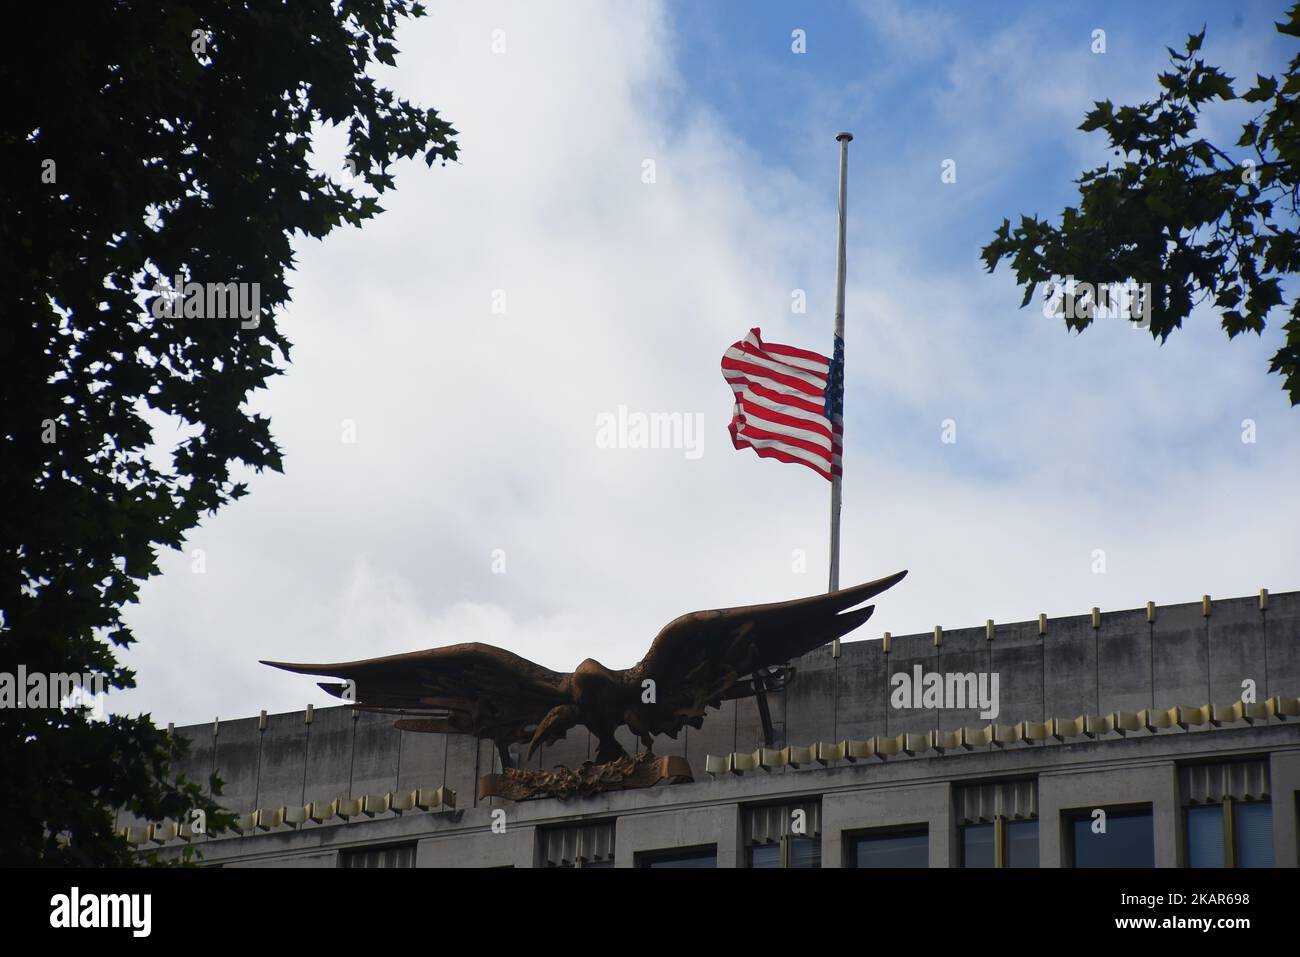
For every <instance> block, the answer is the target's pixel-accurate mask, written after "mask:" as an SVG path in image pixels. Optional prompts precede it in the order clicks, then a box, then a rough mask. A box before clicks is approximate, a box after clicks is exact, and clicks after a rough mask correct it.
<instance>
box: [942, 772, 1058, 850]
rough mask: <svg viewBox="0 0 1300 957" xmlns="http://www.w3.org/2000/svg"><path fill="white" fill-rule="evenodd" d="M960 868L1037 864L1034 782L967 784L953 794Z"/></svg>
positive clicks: (1036, 797)
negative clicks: (958, 839) (958, 840)
mask: <svg viewBox="0 0 1300 957" xmlns="http://www.w3.org/2000/svg"><path fill="white" fill-rule="evenodd" d="M954 798H955V801H956V814H957V821H958V829H959V833H960V838H961V840H960V847H961V866H962V867H1037V866H1038V783H1037V782H1036V781H999V782H996V783H990V784H968V785H963V786H961V787H958V788H956V790H955V793H954Z"/></svg>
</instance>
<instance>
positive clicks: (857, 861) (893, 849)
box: [848, 827, 930, 867]
mask: <svg viewBox="0 0 1300 957" xmlns="http://www.w3.org/2000/svg"><path fill="white" fill-rule="evenodd" d="M848 841H849V856H848V857H849V859H848V865H849V866H850V867H929V866H930V831H929V828H927V827H920V828H909V829H908V830H899V831H883V832H879V833H875V834H859V835H857V836H854V837H850V838H849V839H848Z"/></svg>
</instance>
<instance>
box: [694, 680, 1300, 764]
mask: <svg viewBox="0 0 1300 957" xmlns="http://www.w3.org/2000/svg"><path fill="white" fill-rule="evenodd" d="M1296 716H1300V698H1283V697H1280V696H1274V697H1272V698H1268V699H1267V700H1265V701H1260V702H1251V703H1246V702H1242V701H1234V702H1232V703H1230V704H1221V705H1199V706H1195V707H1188V706H1181V707H1174V708H1155V709H1151V708H1148V709H1143V710H1141V711H1112V712H1110V713H1108V714H1100V715H1094V714H1081V715H1077V716H1076V717H1073V718H1050V719H1048V720H1047V721H1020V722H1017V723H1016V724H1010V725H1005V724H987V725H981V726H979V727H964V728H959V729H958V730H956V731H938V730H931V731H928V732H926V733H925V734H908V733H905V734H897V735H877V736H876V737H873V738H868V739H866V740H865V741H853V740H844V741H838V742H832V743H827V742H817V743H815V744H812V745H809V746H808V747H804V748H799V747H786V748H781V749H779V750H776V749H771V748H759V749H758V750H757V751H754V752H752V753H744V752H733V753H731V754H728V755H712V754H710V755H706V757H705V771H706V772H707V773H708V774H726V773H731V774H742V773H744V772H745V771H747V770H754V769H756V768H760V767H761V768H764V769H765V770H766V769H771V768H774V767H783V766H785V765H787V764H788V765H791V766H795V767H797V766H798V765H799V764H807V763H810V761H812V760H816V761H817V762H818V763H820V764H823V765H826V764H829V763H831V762H832V761H840V760H846V761H853V760H856V759H859V758H869V757H877V758H880V760H882V761H883V760H885V759H886V758H889V757H893V756H895V755H898V754H909V755H910V754H919V753H923V752H926V751H934V752H938V753H940V754H942V753H943V752H945V751H952V750H956V749H958V748H964V749H967V750H969V749H971V748H983V747H989V746H990V745H997V746H1000V747H1001V746H1006V745H1008V744H1016V743H1024V744H1032V743H1034V742H1038V741H1046V740H1048V739H1052V738H1054V739H1056V740H1058V741H1064V740H1065V739H1067V738H1080V737H1089V738H1095V737H1097V736H1099V735H1105V734H1110V733H1112V732H1113V733H1115V734H1118V735H1119V736H1120V737H1123V736H1124V735H1126V734H1128V733H1130V732H1137V731H1142V730H1146V731H1149V732H1151V733H1152V734H1155V733H1156V732H1158V731H1162V730H1165V729H1168V728H1173V727H1181V728H1184V729H1186V728H1188V727H1197V726H1201V725H1206V724H1208V725H1212V726H1214V727H1218V726H1220V725H1222V724H1224V723H1231V722H1235V721H1246V722H1250V723H1253V722H1254V721H1266V720H1267V719H1268V718H1272V717H1276V718H1279V719H1281V720H1285V719H1286V718H1288V717H1296Z"/></svg>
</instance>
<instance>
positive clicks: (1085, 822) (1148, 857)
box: [1068, 804, 1156, 867]
mask: <svg viewBox="0 0 1300 957" xmlns="http://www.w3.org/2000/svg"><path fill="white" fill-rule="evenodd" d="M1101 810H1103V811H1105V812H1106V816H1105V818H1098V817H1094V816H1093V812H1092V811H1082V812H1075V813H1074V814H1071V815H1070V816H1069V818H1068V824H1069V837H1070V852H1071V853H1070V858H1071V860H1070V866H1071V867H1155V866H1156V839H1155V827H1154V824H1153V820H1152V816H1151V805H1149V804H1148V805H1145V806H1144V807H1142V808H1136V809H1110V808H1102V809H1101ZM1103 821H1104V827H1105V830H1100V828H1101V827H1102V826H1103Z"/></svg>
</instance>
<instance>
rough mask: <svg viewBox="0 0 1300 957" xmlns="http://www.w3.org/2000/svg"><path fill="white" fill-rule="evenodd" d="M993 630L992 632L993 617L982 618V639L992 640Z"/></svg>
mask: <svg viewBox="0 0 1300 957" xmlns="http://www.w3.org/2000/svg"><path fill="white" fill-rule="evenodd" d="M993 632H994V626H993V619H992V618H986V619H984V640H985V641H992V640H993Z"/></svg>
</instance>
